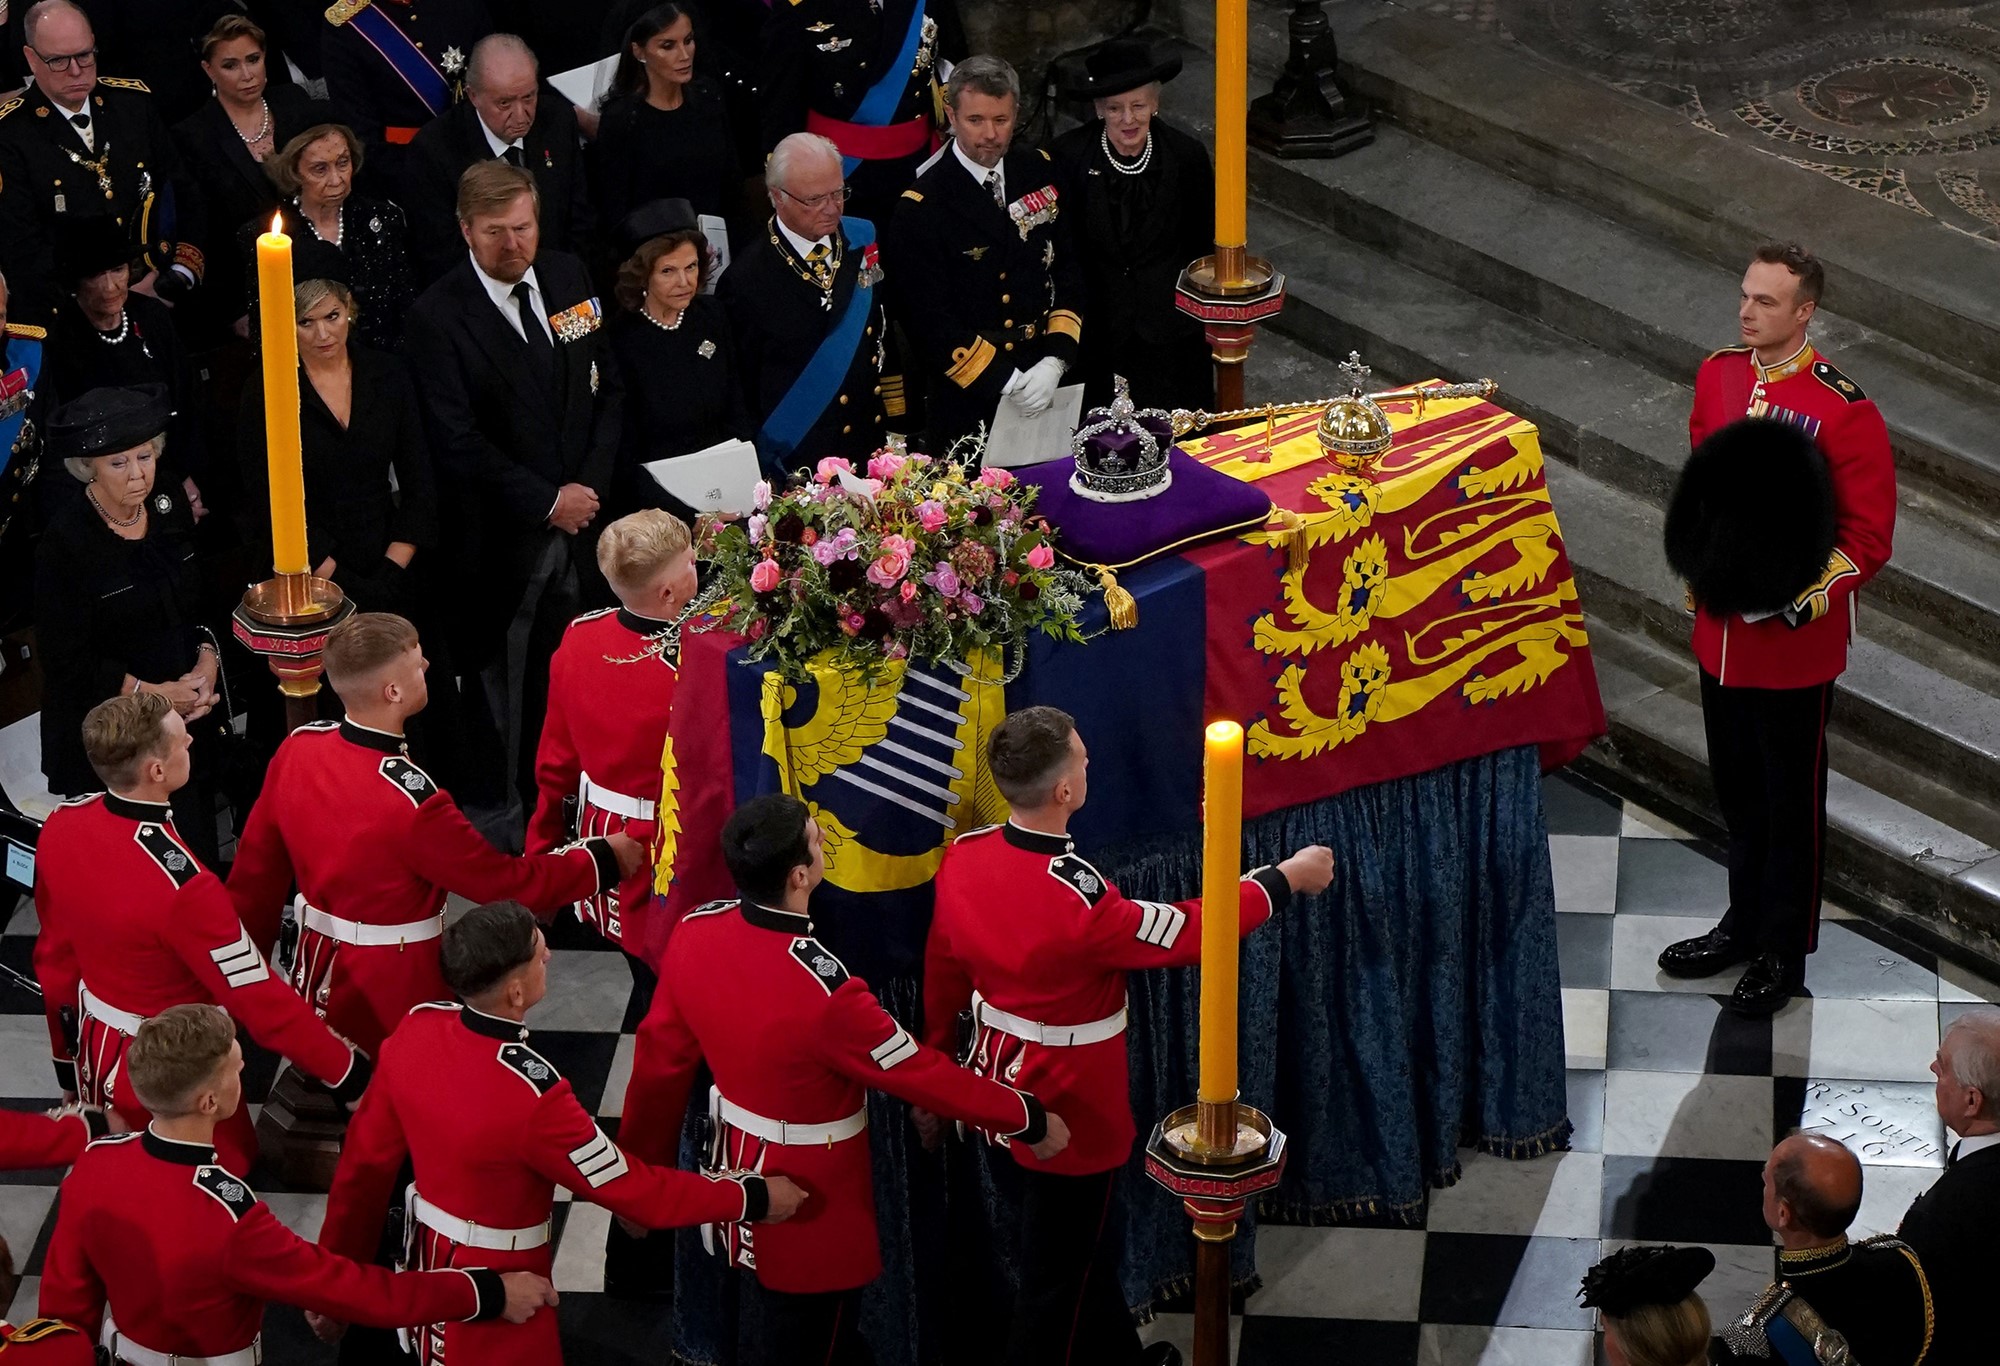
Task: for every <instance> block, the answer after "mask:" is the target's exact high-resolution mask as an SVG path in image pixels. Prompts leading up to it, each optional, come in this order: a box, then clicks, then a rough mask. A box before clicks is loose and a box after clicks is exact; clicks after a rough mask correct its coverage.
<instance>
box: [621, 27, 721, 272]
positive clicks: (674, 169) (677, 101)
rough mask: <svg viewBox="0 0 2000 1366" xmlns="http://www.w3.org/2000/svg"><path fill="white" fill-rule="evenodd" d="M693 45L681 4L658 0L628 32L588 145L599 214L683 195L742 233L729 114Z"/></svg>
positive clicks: (627, 210)
mask: <svg viewBox="0 0 2000 1366" xmlns="http://www.w3.org/2000/svg"><path fill="white" fill-rule="evenodd" d="M694 50H695V33H694V20H693V18H692V17H691V16H690V15H689V13H688V11H687V10H685V9H683V8H681V6H679V5H675V4H666V5H656V6H654V7H653V8H652V9H649V10H647V11H646V12H645V13H644V14H643V15H641V16H640V17H639V19H638V20H637V22H635V23H634V24H633V25H632V27H631V28H629V29H627V30H626V31H625V46H624V48H623V49H622V50H621V51H620V53H619V56H618V68H617V70H616V71H615V72H614V73H613V74H612V77H611V87H610V89H609V90H608V91H606V92H605V96H604V108H603V117H602V120H601V122H600V124H599V126H598V134H597V141H596V143H595V144H594V145H593V148H592V157H593V166H594V177H595V180H596V184H597V207H598V210H599V212H600V213H601V214H602V215H603V218H602V219H601V220H600V221H602V222H606V223H616V222H619V221H620V220H622V219H623V218H624V217H625V215H626V214H628V213H630V212H632V211H633V210H634V209H636V208H638V207H640V206H642V205H645V204H648V203H651V202H652V201H653V200H656V199H685V200H687V201H688V203H690V204H692V205H693V206H694V211H695V212H696V213H697V214H711V215H713V216H715V217H717V218H720V219H722V220H724V221H725V222H726V223H728V225H729V227H730V236H731V237H732V238H736V237H738V236H740V232H739V231H738V230H739V228H740V227H741V225H742V224H743V223H744V222H745V221H746V220H745V218H744V214H743V171H742V167H741V164H740V163H739V162H738V160H737V157H736V148H735V141H734V138H733V136H732V133H731V131H730V126H729V114H728V110H727V108H726V107H725V105H724V102H723V98H722V91H721V88H720V87H718V86H717V85H716V84H715V83H714V82H713V81H711V80H709V78H708V77H706V76H698V75H696V74H695V69H694Z"/></svg>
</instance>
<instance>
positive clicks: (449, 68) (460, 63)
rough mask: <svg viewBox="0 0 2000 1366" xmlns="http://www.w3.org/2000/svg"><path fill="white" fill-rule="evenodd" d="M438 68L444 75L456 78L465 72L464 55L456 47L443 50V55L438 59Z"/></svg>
mask: <svg viewBox="0 0 2000 1366" xmlns="http://www.w3.org/2000/svg"><path fill="white" fill-rule="evenodd" d="M438 67H439V68H440V69H441V70H442V71H443V72H444V74H445V75H447V76H456V75H457V74H458V73H459V72H461V71H463V70H465V54H464V53H463V52H460V51H459V50H458V49H457V48H456V47H448V48H446V49H445V50H444V55H443V56H441V57H439V58H438Z"/></svg>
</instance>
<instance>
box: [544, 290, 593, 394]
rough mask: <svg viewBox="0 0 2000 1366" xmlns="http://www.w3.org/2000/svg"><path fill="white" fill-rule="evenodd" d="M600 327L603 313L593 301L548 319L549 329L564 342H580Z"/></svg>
mask: <svg viewBox="0 0 2000 1366" xmlns="http://www.w3.org/2000/svg"><path fill="white" fill-rule="evenodd" d="M602 326H604V313H603V310H602V309H601V308H599V306H598V303H597V300H595V299H585V300H584V301H583V302H582V303H580V304H577V305H576V306H575V307H573V308H565V309H564V310H563V311H562V312H560V313H556V314H552V315H550V317H549V327H550V328H551V329H553V330H554V332H555V334H556V336H557V337H559V338H560V339H562V340H563V341H565V342H574V341H582V340H583V339H584V338H585V337H587V336H589V335H590V334H591V333H593V332H595V331H596V330H597V329H598V328H600V327H602ZM593 392H595V390H594V389H593Z"/></svg>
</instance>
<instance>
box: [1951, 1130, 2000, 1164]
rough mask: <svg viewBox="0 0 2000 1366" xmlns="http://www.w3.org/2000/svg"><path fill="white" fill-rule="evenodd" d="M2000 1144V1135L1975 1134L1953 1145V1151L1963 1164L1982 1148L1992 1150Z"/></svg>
mask: <svg viewBox="0 0 2000 1366" xmlns="http://www.w3.org/2000/svg"><path fill="white" fill-rule="evenodd" d="M1996 1143H2000V1134H1974V1135H1973V1136H1972V1137H1971V1138H1961V1139H1959V1140H1958V1142H1957V1143H1955V1144H1953V1145H1952V1147H1951V1149H1950V1151H1952V1152H1953V1153H1954V1154H1955V1155H1956V1158H1957V1160H1958V1161H1960V1162H1963V1161H1965V1159H1966V1158H1968V1157H1971V1156H1972V1155H1973V1154H1974V1153H1976V1152H1978V1151H1979V1150H1980V1149H1982V1148H1990V1147H1992V1146H1993V1145H1994V1144H1996Z"/></svg>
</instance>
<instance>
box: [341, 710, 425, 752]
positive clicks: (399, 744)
mask: <svg viewBox="0 0 2000 1366" xmlns="http://www.w3.org/2000/svg"><path fill="white" fill-rule="evenodd" d="M340 738H341V739H343V740H346V741H349V742H350V743H352V744H357V745H360V746H361V747H362V748H363V749H374V750H380V751H381V752H382V753H384V754H408V753H409V752H410V746H409V744H408V743H407V742H405V741H404V739H403V737H402V736H400V735H391V734H390V733H389V732H388V731H386V730H376V729H375V727H373V726H360V725H356V724H355V723H354V722H352V721H350V720H348V719H347V718H346V717H344V716H343V717H342V718H341V719H340Z"/></svg>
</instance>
